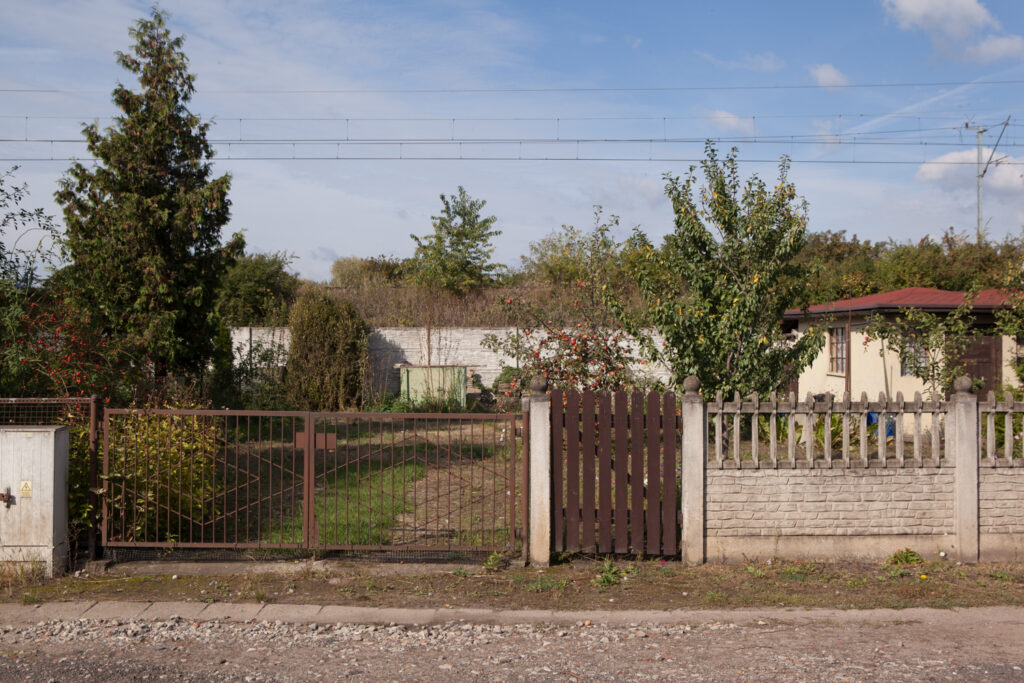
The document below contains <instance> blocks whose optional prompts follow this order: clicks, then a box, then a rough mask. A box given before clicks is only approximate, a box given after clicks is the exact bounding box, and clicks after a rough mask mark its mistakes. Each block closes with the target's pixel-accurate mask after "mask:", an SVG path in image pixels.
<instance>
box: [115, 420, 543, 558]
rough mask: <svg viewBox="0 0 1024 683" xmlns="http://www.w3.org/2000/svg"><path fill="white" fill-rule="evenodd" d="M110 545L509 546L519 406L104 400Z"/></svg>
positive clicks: (517, 531)
mask: <svg viewBox="0 0 1024 683" xmlns="http://www.w3.org/2000/svg"><path fill="white" fill-rule="evenodd" d="M103 431H104V447H103V456H104V457H103V476H104V484H105V505H104V518H103V542H104V545H105V546H107V547H111V548H128V547H132V548H191V549H200V548H238V549H249V548H268V549H273V548H277V549H313V550H324V551H327V550H350V551H369V550H403V551H404V550H409V551H411V550H429V551H434V552H456V551H493V550H500V551H511V550H513V549H514V547H515V546H516V544H517V543H518V542H519V541H521V536H522V534H521V529H522V528H523V525H522V523H521V521H520V517H521V515H522V513H523V512H524V510H522V509H517V507H516V505H517V503H516V497H517V494H518V492H519V487H518V482H517V467H518V465H517V462H518V461H519V460H520V459H521V454H522V450H523V448H522V445H521V440H522V422H521V417H520V416H519V415H434V414H429V415H418V414H389V413H383V414H368V413H307V412H265V411H227V410H222V411H218V410H108V411H106V414H105V419H104V426H103Z"/></svg>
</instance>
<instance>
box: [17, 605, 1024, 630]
mask: <svg viewBox="0 0 1024 683" xmlns="http://www.w3.org/2000/svg"><path fill="white" fill-rule="evenodd" d="M172 617H180V618H183V619H190V620H195V621H234V622H245V621H256V622H260V621H272V622H276V621H280V622H283V623H290V624H339V623H341V624H400V625H408V626H420V625H431V624H448V623H453V622H468V623H474V624H488V625H504V626H508V625H513V624H551V625H572V624H576V623H579V622H590V624H591V625H595V626H628V625H630V624H641V623H643V624H659V625H679V624H689V625H691V626H697V625H701V624H714V623H722V622H728V623H735V624H740V625H744V624H757V623H758V622H761V623H764V622H772V621H774V622H785V623H788V624H799V623H811V622H818V623H820V622H830V623H837V624H846V623H849V624H892V623H894V622H904V623H905V622H912V621H928V622H930V623H934V622H936V621H949V622H950V623H956V624H958V625H960V626H967V625H969V624H971V623H976V624H986V625H992V624H996V623H1002V624H1024V607H972V608H967V609H951V610H942V609H931V608H915V609H906V610H894V609H876V610H860V611H857V610H834V609H789V608H763V609H738V610H619V611H612V610H580V611H557V610H498V609H473V608H440V609H430V608H428V609H408V608H398V607H384V608H376V607H353V606H348V605H288V604H280V603H274V604H259V603H230V602H217V603H211V604H204V603H197V602H128V601H101V602H81V601H79V602H48V603H42V604H39V605H16V604H0V624H4V625H9V626H19V625H29V624H37V623H39V622H43V621H53V620H56V621H71V620H75V619H117V620H121V621H130V620H133V619H143V620H150V621H157V620H167V619H170V618H172Z"/></svg>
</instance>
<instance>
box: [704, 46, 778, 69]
mask: <svg viewBox="0 0 1024 683" xmlns="http://www.w3.org/2000/svg"><path fill="white" fill-rule="evenodd" d="M694 53H695V54H696V55H697V56H698V57H700V58H701V59H703V60H704V61H706V62H710V63H712V64H714V65H715V66H720V67H722V68H725V69H741V70H744V71H778V70H779V69H781V68H782V67H784V66H786V63H785V62H784V61H782V60H781V59H779V58H778V57H777V56H776V55H775V53H774V52H763V53H761V54H756V55H749V54H744V55H742V56H741V57H739V58H738V59H719V58H718V57H715V56H714V55H711V54H708V53H707V52H701V51H700V50H695V51H694Z"/></svg>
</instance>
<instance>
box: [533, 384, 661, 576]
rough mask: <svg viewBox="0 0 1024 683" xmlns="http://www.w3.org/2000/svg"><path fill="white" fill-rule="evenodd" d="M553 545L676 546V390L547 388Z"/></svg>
mask: <svg viewBox="0 0 1024 683" xmlns="http://www.w3.org/2000/svg"><path fill="white" fill-rule="evenodd" d="M550 405H551V454H552V472H551V477H552V482H551V483H552V493H553V500H552V514H553V520H552V526H551V530H552V541H553V546H552V547H553V550H555V551H556V552H584V553H619V554H625V553H637V554H643V555H646V556H669V557H671V556H675V555H678V553H679V524H680V519H679V505H678V501H679V483H680V481H681V479H680V472H679V467H680V459H679V457H678V455H679V438H678V435H679V429H680V417H679V411H678V409H677V406H676V398H675V395H674V394H672V393H666V394H664V395H661V394H658V393H653V392H652V393H650V394H647V395H646V396H645V395H644V394H642V393H640V392H634V393H632V394H627V393H626V392H615V393H610V392H601V393H595V392H593V391H584V392H582V393H581V392H577V391H566V392H563V391H559V390H554V391H552V392H551V401H550Z"/></svg>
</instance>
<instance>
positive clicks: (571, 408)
mask: <svg viewBox="0 0 1024 683" xmlns="http://www.w3.org/2000/svg"><path fill="white" fill-rule="evenodd" d="M566 399H567V400H566V404H565V431H566V440H565V454H566V460H565V549H566V550H568V551H569V552H576V551H578V550H579V549H580V394H579V392H578V391H570V392H569V393H568V394H566Z"/></svg>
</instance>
